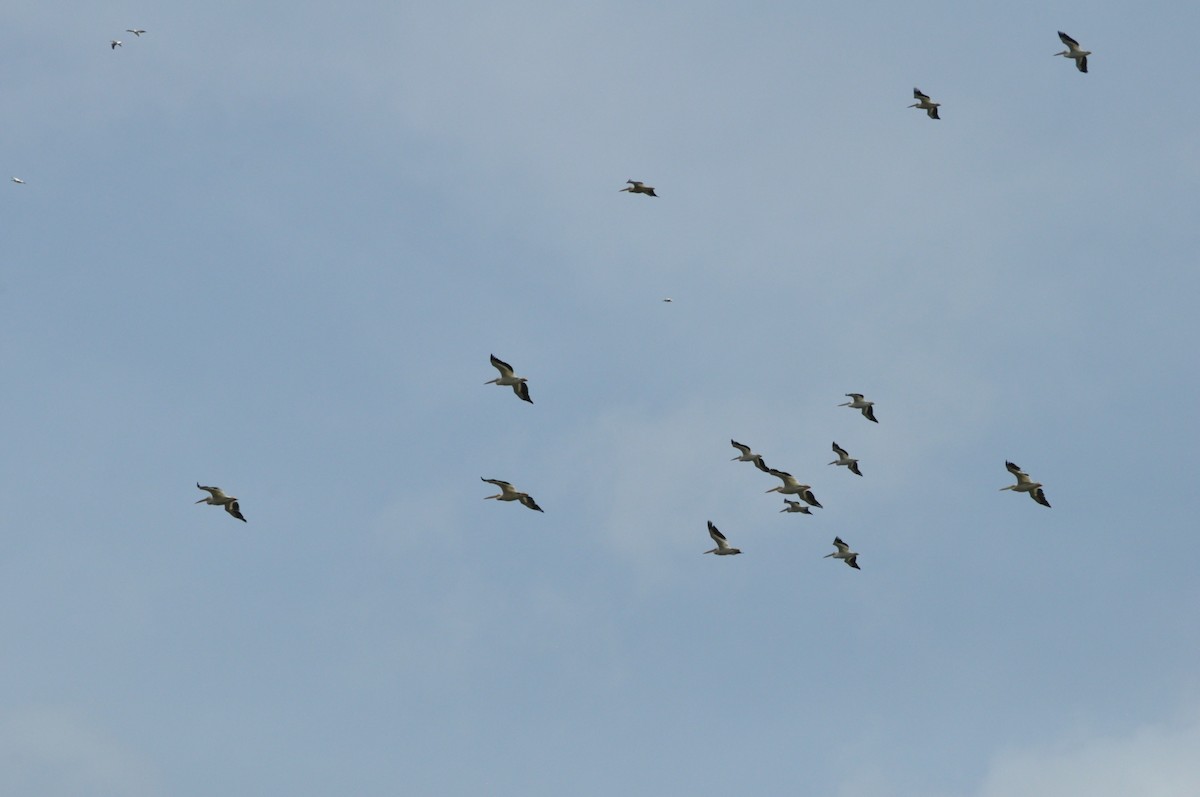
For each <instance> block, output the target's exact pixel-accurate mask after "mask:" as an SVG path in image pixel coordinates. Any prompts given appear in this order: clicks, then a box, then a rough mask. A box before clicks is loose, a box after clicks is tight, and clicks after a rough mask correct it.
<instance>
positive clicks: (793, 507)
mask: <svg viewBox="0 0 1200 797" xmlns="http://www.w3.org/2000/svg"><path fill="white" fill-rule="evenodd" d="M783 502H784V503H785V504H787V506H785V507H784V508H783V509H780V510H779V511H780V512H799V513H800V514H802V515H811V514H812V510H811V509H809V508H808V506H807V505H805V504H802V503H800V502H799V501H789V500H788V499H786V498H785V499H783Z"/></svg>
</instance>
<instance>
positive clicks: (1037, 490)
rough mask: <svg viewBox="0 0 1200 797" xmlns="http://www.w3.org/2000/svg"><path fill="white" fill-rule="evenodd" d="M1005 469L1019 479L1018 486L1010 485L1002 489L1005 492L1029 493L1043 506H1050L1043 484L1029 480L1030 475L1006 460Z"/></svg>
mask: <svg viewBox="0 0 1200 797" xmlns="http://www.w3.org/2000/svg"><path fill="white" fill-rule="evenodd" d="M1004 467H1006V468H1008V472H1009V473H1011V474H1012V475H1013V476H1016V477H1017V483H1016V484H1010V485H1009V486H1007V487H1001V488H1000V489H1001V490H1002V491H1003V490H1012V491H1013V492H1017V493H1029V497H1030V498H1032V499H1033V500H1034V501H1037V502H1038V503H1039V504H1041V505H1042V506H1047V507H1048V506H1050V502H1049V501H1047V500H1046V494H1045V493H1044V492H1042V483H1041V482H1035V481H1034V480H1033V479H1031V478H1029V474H1028V473H1026V472H1025V471H1023V470H1021V469H1020V468H1018V467H1017V466H1016V465H1014V464H1013V463H1011V462H1009V461H1007V460H1005V462H1004Z"/></svg>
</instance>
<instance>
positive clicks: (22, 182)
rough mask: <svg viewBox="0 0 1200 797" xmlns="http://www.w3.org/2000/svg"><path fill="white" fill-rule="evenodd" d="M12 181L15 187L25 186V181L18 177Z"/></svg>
mask: <svg viewBox="0 0 1200 797" xmlns="http://www.w3.org/2000/svg"><path fill="white" fill-rule="evenodd" d="M12 181H13V182H14V183H16V184H17V185H25V181H24V180H22V179H21V178H20V177H13V178H12Z"/></svg>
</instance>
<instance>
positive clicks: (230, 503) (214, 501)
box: [196, 482, 246, 523]
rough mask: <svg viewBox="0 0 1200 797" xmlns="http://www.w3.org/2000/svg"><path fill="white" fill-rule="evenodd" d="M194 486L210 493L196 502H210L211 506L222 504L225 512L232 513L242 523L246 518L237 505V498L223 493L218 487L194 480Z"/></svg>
mask: <svg viewBox="0 0 1200 797" xmlns="http://www.w3.org/2000/svg"><path fill="white" fill-rule="evenodd" d="M196 486H197V487H199V488H200V489H201V490H207V491H208V492H209V493H210V495H209V496H208V498H201V499H200V500H199V501H197V502H196V503H197V504H210V505H212V506H223V507H225V511H226V512H228V513H229V514H231V515H233V516H234V517H235V518H237V519H238V520H240V521H242V522H243V523H245V522H246V518H245V517H243V516H242V509H241V507H240V506H238V500H237V499H236V498H234V497H233V496H232V495H225V491H224V490H222V489H221V488H220V487H205V486H204V485H203V484H201V483H200V482H196Z"/></svg>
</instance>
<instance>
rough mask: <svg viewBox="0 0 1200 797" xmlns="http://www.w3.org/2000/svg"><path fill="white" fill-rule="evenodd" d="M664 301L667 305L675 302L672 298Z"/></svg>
mask: <svg viewBox="0 0 1200 797" xmlns="http://www.w3.org/2000/svg"><path fill="white" fill-rule="evenodd" d="M663 301H664V302H666V303H667V304H670V303H671V302H673V301H675V300H674V299H672V298H671V297H670V296H668V297H667V298H665V299H663Z"/></svg>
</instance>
